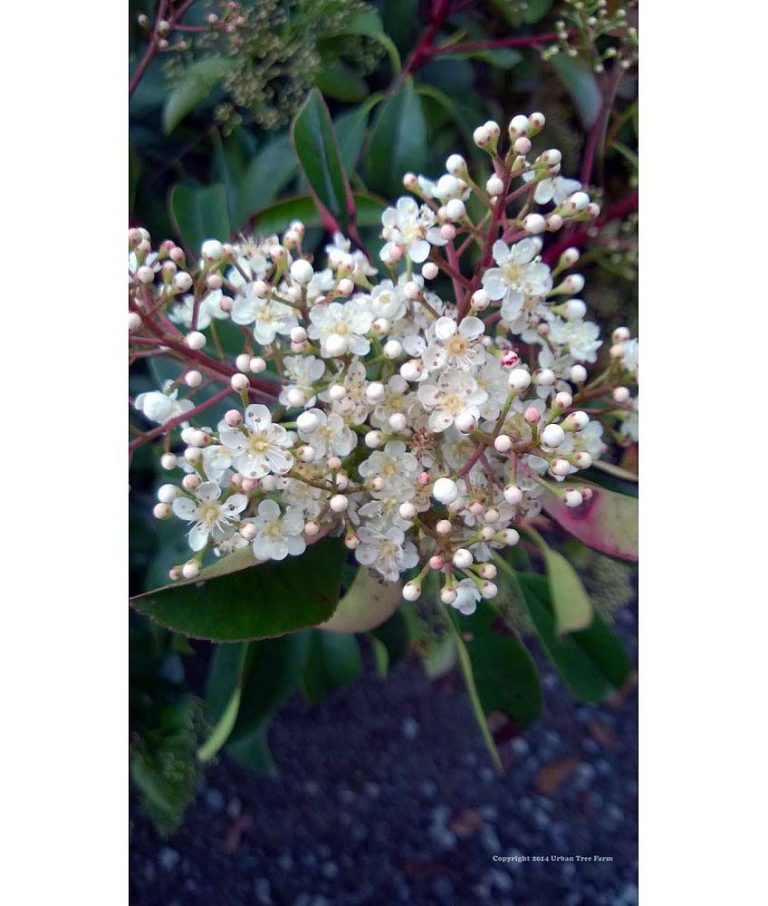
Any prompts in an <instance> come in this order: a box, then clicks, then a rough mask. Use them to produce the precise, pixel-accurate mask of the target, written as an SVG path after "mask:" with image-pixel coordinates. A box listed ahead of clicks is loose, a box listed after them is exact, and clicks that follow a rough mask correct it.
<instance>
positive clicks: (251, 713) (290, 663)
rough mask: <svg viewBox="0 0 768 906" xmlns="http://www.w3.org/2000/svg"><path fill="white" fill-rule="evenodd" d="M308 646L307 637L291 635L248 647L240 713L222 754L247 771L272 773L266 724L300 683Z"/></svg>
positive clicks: (296, 634) (266, 640)
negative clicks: (224, 753)
mask: <svg viewBox="0 0 768 906" xmlns="http://www.w3.org/2000/svg"><path fill="white" fill-rule="evenodd" d="M309 644H310V633H308V632H295V633H292V634H291V635H285V636H281V637H280V638H275V639H264V640H262V641H259V642H252V643H251V644H250V645H248V651H247V656H246V660H245V664H244V667H243V684H242V694H241V697H240V710H239V713H238V716H237V723H236V724H235V728H234V730H233V731H232V735H231V736H230V739H229V742H228V744H227V747H226V752H227V754H228V755H230V756H231V757H232V758H234V759H235V760H236V761H239V762H240V763H241V764H244V765H245V766H246V767H249V768H250V769H251V770H254V771H259V772H261V773H268V774H274V773H276V770H275V765H274V761H273V759H272V755H271V753H270V751H269V738H268V736H269V722H270V719H271V717H272V715H273V714H274V712H275V711H276V709H277V708H278V707H279V706H280V705H281V704H282V703H283V702H284V701H285V700H286V699H287V698H288V697H289V696H290V695H291V693H292V692H293V691H294V690H295V689H296V688H297V686H298V684H299V682H300V681H301V676H302V674H303V672H304V668H305V665H306V662H307V655H308V652H309Z"/></svg>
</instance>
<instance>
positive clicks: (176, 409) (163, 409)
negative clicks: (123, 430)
mask: <svg viewBox="0 0 768 906" xmlns="http://www.w3.org/2000/svg"><path fill="white" fill-rule="evenodd" d="M172 383H173V382H172V381H168V382H167V383H166V387H168V386H170V385H171V384H172ZM178 395H179V391H178V389H176V390H174V391H172V392H171V393H166V392H165V391H164V390H150V391H149V392H148V393H140V394H139V395H138V396H137V397H136V399H135V401H134V403H133V405H134V408H136V409H138V410H139V412H143V413H144V415H145V416H146V417H147V418H148V419H149V420H150V421H153V422H157V423H158V424H160V425H164V424H165V423H166V422H168V421H170V420H171V419H172V418H178V416H180V415H183V414H184V413H185V412H189V410H190V409H194V408H195V404H194V403H193V402H192V400H180V399H177V398H176V397H177V396H178Z"/></svg>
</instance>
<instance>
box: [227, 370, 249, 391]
mask: <svg viewBox="0 0 768 906" xmlns="http://www.w3.org/2000/svg"><path fill="white" fill-rule="evenodd" d="M229 383H230V384H231V386H232V389H233V390H236V391H237V392H238V393H242V392H243V391H244V390H247V389H248V387H249V386H250V381H249V380H248V378H247V377H246V376H245V375H244V374H233V375H232V377H231V378H230V381H229Z"/></svg>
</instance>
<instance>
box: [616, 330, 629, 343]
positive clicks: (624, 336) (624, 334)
mask: <svg viewBox="0 0 768 906" xmlns="http://www.w3.org/2000/svg"><path fill="white" fill-rule="evenodd" d="M631 336H632V335H631V334H630V332H629V329H628V328H627V327H617V328H616V330H614V332H613V334H612V335H611V339H612V340H613V342H614V343H624V342H626V341H627V340H628V339H629V338H630V337H631Z"/></svg>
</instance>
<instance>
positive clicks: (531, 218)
mask: <svg viewBox="0 0 768 906" xmlns="http://www.w3.org/2000/svg"><path fill="white" fill-rule="evenodd" d="M546 228H547V222H546V220H544V218H543V217H542V216H541V214H529V215H528V216H527V217H526V218H525V220H523V229H526V230H528V232H529V233H533V234H534V235H536V234H538V233H543V232H544V230H546Z"/></svg>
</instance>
